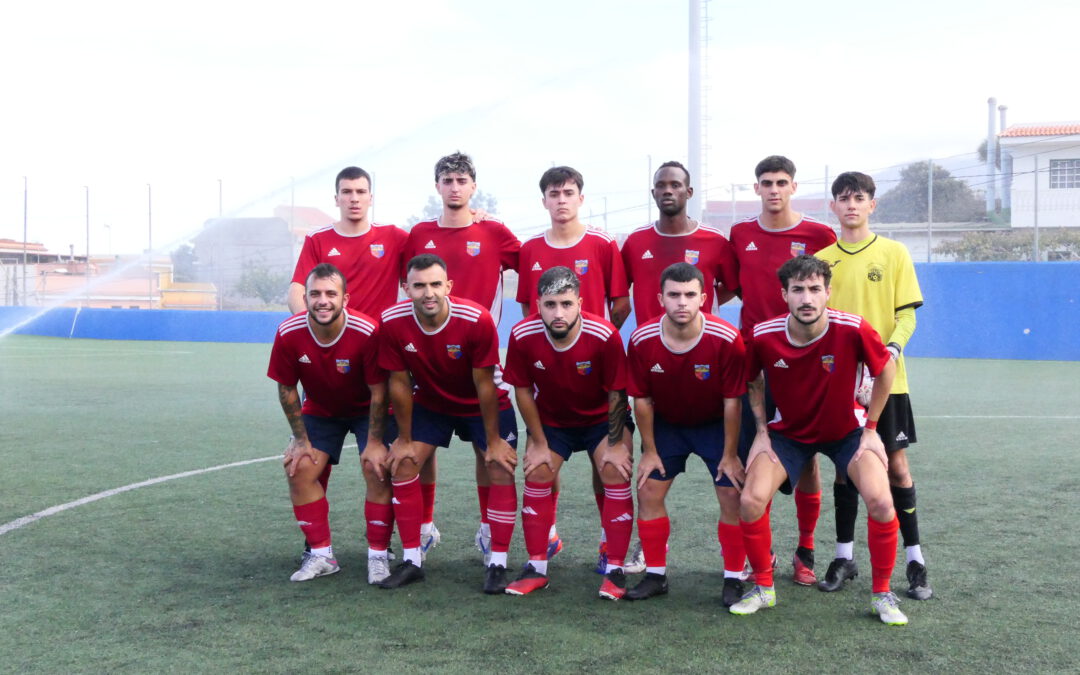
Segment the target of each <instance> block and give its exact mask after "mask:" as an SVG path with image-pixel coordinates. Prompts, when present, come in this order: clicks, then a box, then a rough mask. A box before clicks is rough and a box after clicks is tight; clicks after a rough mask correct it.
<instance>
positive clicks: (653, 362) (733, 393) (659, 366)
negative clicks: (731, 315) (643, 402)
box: [626, 312, 746, 426]
mask: <svg viewBox="0 0 1080 675" xmlns="http://www.w3.org/2000/svg"><path fill="white" fill-rule="evenodd" d="M701 316H702V317H704V326H702V331H701V337H700V338H698V342H697V344H695V345H694V346H693V347H691V348H690V349H688V350H686V351H682V352H673V351H671V349H669V348H668V346H667V345H666V344H664V338H663V335H662V333H661V325H662V322H663V321H665V320H666V318H665V317H666V315H663V316H660V317H658V318H655V319H652V320H651V321H649V322H648V323H646V324H645V325H643V326H641V327H639V328H638V329H637V330H635V331H634V332H633V333H632V334H631V335H630V349H629V351H628V355H627V361H628V364H629V366H628V372H629V382H628V385H627V387H626V393H627V394H629V395H630V396H635V397H638V396H647V397H649V398H651V399H652V402H653V410H654V411H655V412H656V414H657V415H658V416H660V417H661V418H663V420H664V421H665V422H668V423H670V424H678V425H684V426H697V425H699V424H706V423H709V422H716V421H719V420H723V419H724V399H725V398H738V397H740V396H742V395H743V394H744V393H745V392H746V377H745V372H746V363H745V361H746V348H745V347H744V346H743V341H742V337H741V336H740V335H739V331H737V330H735V327H734V326H732V325H731V324H730V323H728V322H727V321H724V320H723V319H721V318H720V317H717V316H713V315H712V314H706V313H705V312H702V313H701Z"/></svg>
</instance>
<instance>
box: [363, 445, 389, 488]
mask: <svg viewBox="0 0 1080 675" xmlns="http://www.w3.org/2000/svg"><path fill="white" fill-rule="evenodd" d="M388 455H389V453H388V452H387V451H386V446H385V445H383V444H382V442H381V441H380V442H378V443H371V442H369V443H368V444H367V445H366V446H365V447H364V451H363V452H361V453H360V466H361V467H362V468H363V469H364V470H365V471H370V472H371V473H373V474H375V477H376V478H378V479H379V481H380V482H383V481H385V480H386V470H387V467H386V464H387V456H388Z"/></svg>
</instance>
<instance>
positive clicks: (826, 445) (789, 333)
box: [730, 255, 907, 625]
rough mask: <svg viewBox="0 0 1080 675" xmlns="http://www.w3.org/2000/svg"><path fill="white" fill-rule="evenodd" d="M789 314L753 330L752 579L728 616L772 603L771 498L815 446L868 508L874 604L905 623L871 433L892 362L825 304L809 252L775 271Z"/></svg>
mask: <svg viewBox="0 0 1080 675" xmlns="http://www.w3.org/2000/svg"><path fill="white" fill-rule="evenodd" d="M779 277H780V285H781V289H782V293H783V297H784V300H785V301H786V302H787V305H788V309H789V313H788V314H787V315H784V316H779V317H776V318H775V319H771V320H769V321H763V322H761V323H759V324H757V325H756V326H755V327H754V333H753V338H752V339H751V341H750V346H749V349H748V356H747V361H748V370H747V373H748V375H754V376H756V379H755V380H754V381H753V382H752V383H751V384H750V405H751V406H752V408H753V412H754V420H755V424H756V426H757V434H756V436H755V438H754V444H753V446H752V447H751V449H750V457H749V459H748V460H747V476H746V484H745V485H744V486H743V490H742V497H741V504H740V513H739V515H740V519H741V522H740V527H741V528H742V532H743V541H744V544H745V547H746V554H747V557H748V558H749V559H750V564H751V565H752V566H753V568H754V575H755V578H756V583H757V585H756V586H755V587H754V588H753V589H752V590H751V591H750V592H749V593H747V594H746V595H745V596H743V599H742V600H740V601H739V602H738V603H736V604H734V605H732V607H731V609H730V611H731V613H732V614H753V613H754V612H756V611H758V610H759V609H764V608H768V607H773V606H774V605H775V604H776V591H775V589H774V588H773V568H772V562H771V556H770V554H769V551H770V549H771V546H772V533H771V531H770V529H769V514H768V511H767V508H766V507H767V506H768V503H769V500H770V499H772V496H773V495H774V494H775V493H776V490H777V489H778V488H779V487H780V485H781V484H783V482H784V481H785V480H790V481H791V482H792V483H794V482H795V481H796V480H798V478H799V475H800V473H801V472H802V469H803V466H804V465H805V464H806V462H808V461H810V459H811V458H812V457H813V456H814V455H815V454H816V453H818V452H820V453H821V454H823V455H826V456H827V457H829V458H830V459H831V460H832V461H833V463H834V464H836V467H837V471H839V472H841V473H846V478H847V479H849V480H851V481H852V482H853V483H854V484H855V486H856V487H857V488H858V490H859V494H861V495H862V497H863V500H864V501H865V503H866V510H867V512H868V514H869V516H870V517H869V519H868V522H867V529H868V537H867V542H868V544H869V548H870V565H871V567H872V568H873V598H872V599H871V605H870V606H871V609H872V610H873V612H874V613H875V614H877V615H878V616H879V617H880V618H881V620H882V621H883V622H884V623H887V624H890V625H904V624H906V623H907V617H906V616H904V613H903V612H901V611H900V608H899V607H898V600H897V598H896V596H895V595H893V593H892V592H891V591H890V590H889V578H890V576H891V575H892V571H893V565H894V564H895V561H896V544H897V530H898V525H897V520H896V512H895V510H894V509H893V501H892V494H891V492H890V491H889V477H888V473H887V471H886V467H887V465H888V460H887V458H886V456H885V448H884V445H883V444H882V442H881V438H880V437H879V436H878V434H877V431H875V428H876V427H877V420H878V417H879V416H880V415H881V411H882V409H883V408H884V407H885V401H886V400H887V399H888V397H889V389H890V387H891V386H892V381H893V376H894V374H895V372H896V366H895V364H894V363H893V361H892V359H891V358H890V355H889V351H888V350H887V349H886V348H885V345H883V344H882V342H881V338H880V337H878V334H877V331H875V330H874V329H873V327H872V326H870V324H869V323H867V322H866V321H865V320H864V319H863V318H862V317H860V316H858V315H857V314H848V313H845V312H839V311H836V310H832V309H827V308H826V305H827V303H828V300H829V281H830V279H831V277H832V270H831V269H830V268H829V264H828V263H826V262H825V261H823V260H820V259H818V258H814V257H813V256H807V255H802V256H798V257H796V258H792V259H791V260H789V261H788V262H786V263H784V265H783V266H782V267H781V268H780V271H779ZM864 363H865V364H866V366H867V368H868V369H869V371H870V373H871V374H872V375H874V376H875V377H876V379H875V380H874V387H873V392H872V394H871V397H870V405H869V409H868V410H867V412H866V424H865V426H863V427H861V428H860V422H859V419H858V418H857V417H856V413H855V410H854V405H853V400H854V398H855V389H856V387H857V386H858V379H859V377H860V375H861V371H862V367H863V364H864ZM762 370H764V371H765V374H766V375H767V377H768V379H769V384H770V387H771V389H772V393H773V398H774V399H775V400H776V409H777V410H776V413H777V414H776V417H775V418H773V420H772V421H770V422H768V423H766V419H765V405H764V392H763V380H762V378H761V372H762Z"/></svg>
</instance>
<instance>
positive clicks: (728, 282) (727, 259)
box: [716, 237, 739, 292]
mask: <svg viewBox="0 0 1080 675" xmlns="http://www.w3.org/2000/svg"><path fill="white" fill-rule="evenodd" d="M719 245H720V250H719V252H718V255H717V257H718V258H719V265H718V266H717V268H716V280H717V281H719V282H720V283H721V284H723V286H724V289H725V290H728V291H731V292H735V291H736V290H737V289H738V288H739V261H738V259H737V258H736V257H735V249H734V248H733V247H732V246H731V242H729V241H728V240H727V239H726V238H724V237H720V238H719Z"/></svg>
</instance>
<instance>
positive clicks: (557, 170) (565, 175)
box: [540, 166, 585, 194]
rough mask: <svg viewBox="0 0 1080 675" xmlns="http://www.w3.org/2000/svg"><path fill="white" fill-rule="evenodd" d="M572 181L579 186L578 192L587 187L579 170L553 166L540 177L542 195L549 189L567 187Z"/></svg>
mask: <svg viewBox="0 0 1080 675" xmlns="http://www.w3.org/2000/svg"><path fill="white" fill-rule="evenodd" d="M571 181H573V182H574V183H575V184H576V185H577V189H578V192H581V189H582V188H584V187H585V179H584V178H582V177H581V172H580V171H578V170H577V169H574V168H571V167H569V166H553V167H551V168H550V169H548V170H547V171H545V172H544V175H543V176H540V194H544V193H546V192H547V189H548V188H549V187H558V186H560V185H566V184H567V183H569V182H571Z"/></svg>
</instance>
